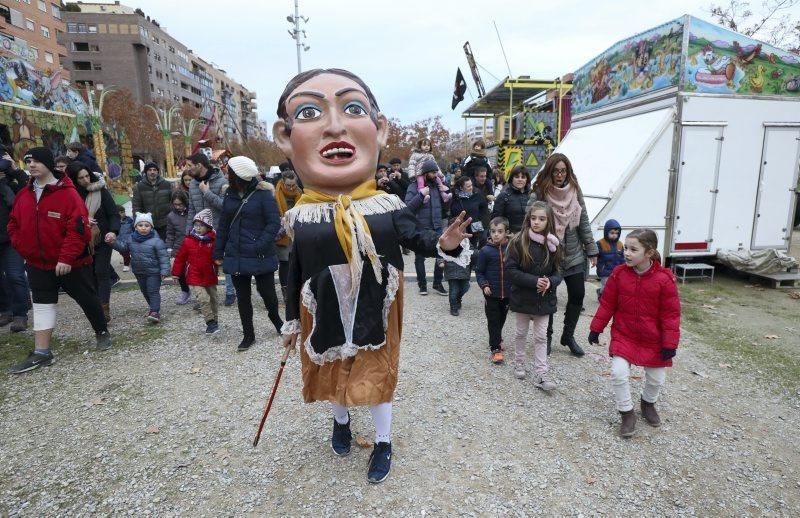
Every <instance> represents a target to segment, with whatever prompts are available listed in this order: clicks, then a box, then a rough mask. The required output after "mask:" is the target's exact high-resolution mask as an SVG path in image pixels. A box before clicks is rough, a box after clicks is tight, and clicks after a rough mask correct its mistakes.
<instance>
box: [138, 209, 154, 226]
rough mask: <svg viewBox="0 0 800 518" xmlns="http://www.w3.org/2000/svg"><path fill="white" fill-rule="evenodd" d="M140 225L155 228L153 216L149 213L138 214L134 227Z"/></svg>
mask: <svg viewBox="0 0 800 518" xmlns="http://www.w3.org/2000/svg"><path fill="white" fill-rule="evenodd" d="M139 223H147V224H149V225H150V226H151V227H152V226H153V216H152V214H150V213H149V212H137V213H136V220H135V221H134V222H133V226H134V227H135V226H136V225H138V224H139Z"/></svg>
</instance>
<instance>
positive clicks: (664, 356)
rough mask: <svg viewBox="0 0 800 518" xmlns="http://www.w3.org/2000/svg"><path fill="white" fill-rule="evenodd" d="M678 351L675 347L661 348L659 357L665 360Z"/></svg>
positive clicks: (672, 356)
mask: <svg viewBox="0 0 800 518" xmlns="http://www.w3.org/2000/svg"><path fill="white" fill-rule="evenodd" d="M677 352H678V351H677V350H675V349H661V359H662V360H664V361H667V360H669V359H671V358H674V357H675V353H677Z"/></svg>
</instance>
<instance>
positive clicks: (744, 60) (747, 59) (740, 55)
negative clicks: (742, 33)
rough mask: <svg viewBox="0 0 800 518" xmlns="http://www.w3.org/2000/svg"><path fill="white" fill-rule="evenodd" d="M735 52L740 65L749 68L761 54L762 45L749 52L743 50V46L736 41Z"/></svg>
mask: <svg viewBox="0 0 800 518" xmlns="http://www.w3.org/2000/svg"><path fill="white" fill-rule="evenodd" d="M733 51H734V52H736V57H737V59H738V61H739V63H741V64H742V65H744V66H747V65H749V64H750V63H752V62H753V60H754V59H756V58H757V57H758V55H759V54H761V44H760V43H758V44H756V46H755V47H753V49H752V50H750V51H749V52H748V51H746V50H745V49H743V48H742V46H741V45H739V42H738V41H734V42H733Z"/></svg>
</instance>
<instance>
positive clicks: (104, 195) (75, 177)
mask: <svg viewBox="0 0 800 518" xmlns="http://www.w3.org/2000/svg"><path fill="white" fill-rule="evenodd" d="M67 174H68V175H69V178H70V180H72V183H74V184H75V189H77V190H78V194H80V195H81V198H82V199H83V201H84V203H86V209H87V210H88V211H89V222H90V223H91V224H92V241H91V242H90V243H89V251H90V252H91V254H92V265H93V268H94V280H95V287H96V288H97V296H98V297H99V298H100V304H101V305H102V306H103V315H104V316H105V318H106V322H108V321H110V320H111V307H110V302H111V252H112V251H113V249H112V248H111V246H109V245H108V244H106V237H108V236H109V235H113V236H117V235H118V234H119V225H120V223H119V212H118V211H117V204H116V203H115V202H114V197H113V196H112V195H111V193H110V192H109V191H108V189H106V182H105V180H104V179H103V176H102V174H100V173H93V172H91V171H90V170H89V166H88V165H86V164H84V163H83V162H80V161H77V160H76V161H74V162H71V163H70V164H69V165H68V166H67Z"/></svg>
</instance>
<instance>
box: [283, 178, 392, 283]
mask: <svg viewBox="0 0 800 518" xmlns="http://www.w3.org/2000/svg"><path fill="white" fill-rule="evenodd" d="M376 186H377V184H376V182H375V180H374V179H372V180H367V181H366V182H364V183H362V184H361V185H359V186H358V187H356V188H355V189H353V191H352V192H350V194H339V195H336V196H334V195H331V194H326V193H324V192H318V191H314V190H311V189H305V190H304V191H303V195H302V196H300V199H299V200H297V203H295V207H299V206H302V205H307V204H311V203H333V226H334V229H335V230H336V237H337V239H338V240H339V246H341V247H342V251H343V252H344V255H345V257H346V258H347V263H348V264H349V265H350V274H351V278H352V291H353V292H355V290H356V288H357V287H358V285H359V283H360V279H361V272H362V269H363V263H364V261H363V259H362V258H361V256H362V255H365V256H367V259H368V260H369V262H370V264H371V265H372V270H373V272H374V273H375V280H376V281H377V282H378V283H379V284H380V283H381V282H382V275H381V270H382V267H381V263H380V260H379V259H378V252H377V250H376V249H375V243H373V241H372V233H371V232H370V229H369V225H367V220H366V219H365V218H364V216H363V215H362V214H361V213H360V212H358V211H357V210H356V209H355V207H353V201H354V200H363V199H366V198H371V197H373V196H381V195H385V193H383V192H382V191H379V190H377V189H376Z"/></svg>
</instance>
